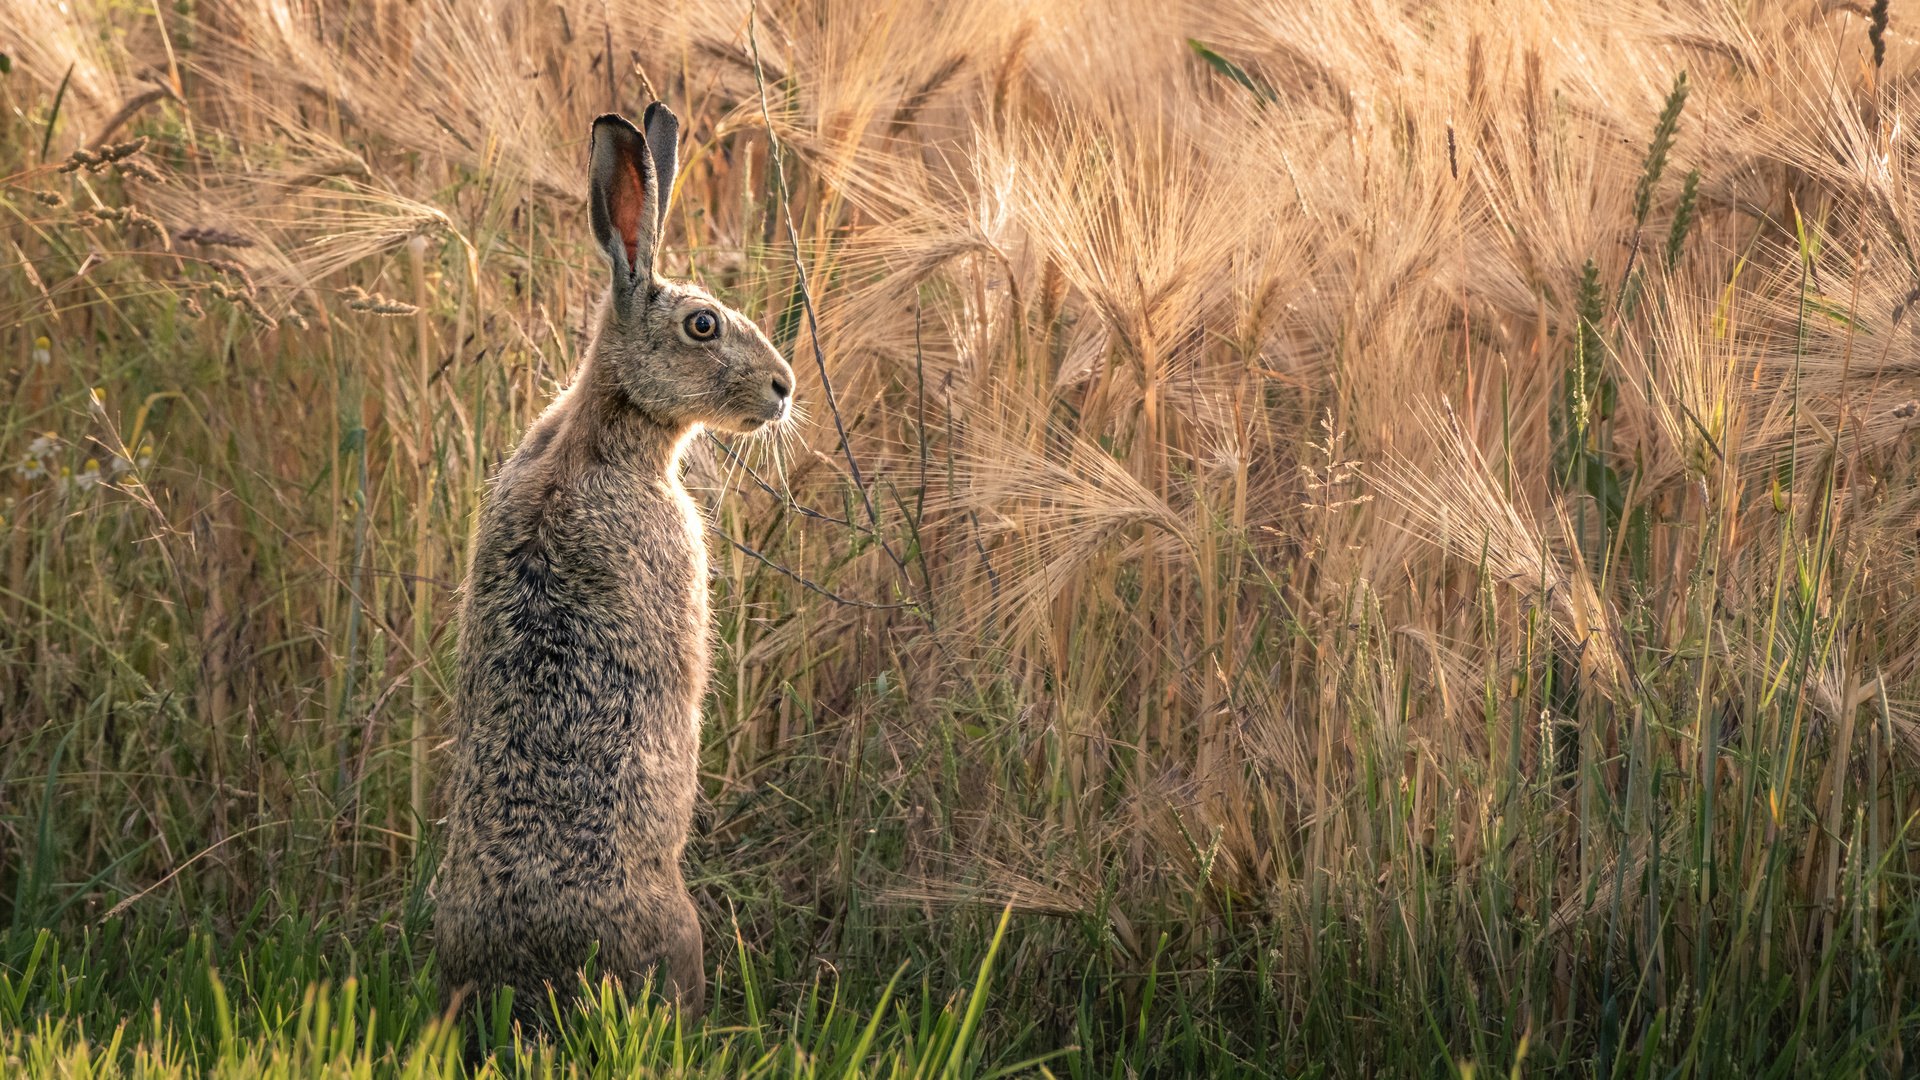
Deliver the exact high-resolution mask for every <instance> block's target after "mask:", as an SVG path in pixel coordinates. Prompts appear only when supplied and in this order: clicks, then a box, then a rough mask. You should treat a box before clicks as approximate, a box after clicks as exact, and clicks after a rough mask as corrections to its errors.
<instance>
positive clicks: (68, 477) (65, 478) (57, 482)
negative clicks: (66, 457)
mask: <svg viewBox="0 0 1920 1080" xmlns="http://www.w3.org/2000/svg"><path fill="white" fill-rule="evenodd" d="M53 490H55V491H57V492H59V493H60V494H62V495H65V494H66V493H67V492H69V491H72V490H73V470H72V469H69V468H67V467H66V466H65V465H62V466H60V475H59V476H56V477H54V478H53Z"/></svg>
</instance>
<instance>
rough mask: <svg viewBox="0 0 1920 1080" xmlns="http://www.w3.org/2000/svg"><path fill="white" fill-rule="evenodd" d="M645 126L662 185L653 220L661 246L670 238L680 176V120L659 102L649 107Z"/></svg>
mask: <svg viewBox="0 0 1920 1080" xmlns="http://www.w3.org/2000/svg"><path fill="white" fill-rule="evenodd" d="M641 124H642V125H643V126H644V127H645V128H646V130H647V149H649V150H651V151H653V174H654V176H656V177H658V178H659V182H660V198H659V201H658V202H657V203H655V207H656V209H655V211H654V216H653V236H654V241H655V243H656V244H657V243H658V242H659V241H660V240H661V239H663V238H665V236H666V235H667V207H669V206H671V205H673V180H674V177H676V176H678V175H679V174H680V118H679V117H677V116H674V115H673V110H672V109H669V108H667V105H666V102H664V101H656V102H654V103H653V104H651V105H649V106H647V115H646V116H645V117H644V118H643V119H642V120H641Z"/></svg>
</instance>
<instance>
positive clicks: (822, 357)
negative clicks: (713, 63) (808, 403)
mask: <svg viewBox="0 0 1920 1080" xmlns="http://www.w3.org/2000/svg"><path fill="white" fill-rule="evenodd" d="M759 18H760V5H759V4H758V3H756V4H754V6H753V7H752V9H751V10H749V12H748V14H747V44H748V47H749V48H751V49H752V51H753V82H754V86H755V87H757V88H758V90H759V92H760V118H761V120H762V121H763V122H764V123H765V124H766V126H767V158H768V160H769V161H770V162H772V164H773V182H774V188H775V192H776V194H777V195H778V197H779V200H780V210H781V216H782V217H783V218H784V219H785V222H786V226H787V243H788V245H789V246H791V247H792V249H793V272H794V276H795V280H796V282H797V283H798V287H799V289H800V304H801V306H802V308H803V309H804V310H805V311H806V313H807V334H808V337H809V338H810V340H811V342H812V345H813V362H814V365H815V366H816V367H818V368H819V370H820V385H821V387H822V389H824V390H825V391H826V395H827V409H828V411H830V412H832V413H833V429H834V431H835V432H836V433H838V434H839V436H840V450H841V452H842V453H843V454H844V455H845V456H846V459H847V471H848V473H849V475H851V476H852V478H853V486H854V487H855V488H856V489H857V490H858V491H859V492H860V502H861V505H862V506H864V507H865V508H866V511H867V521H868V523H869V524H871V525H872V526H873V538H874V539H875V540H876V541H878V542H879V544H880V550H882V551H884V552H886V553H887V558H888V559H891V560H892V561H893V565H894V566H895V567H897V568H899V570H900V576H901V577H902V578H904V579H906V582H907V584H908V585H909V586H911V585H912V584H913V577H912V575H910V574H908V573H907V564H906V562H905V561H903V560H902V559H901V558H900V556H899V555H897V554H895V552H894V550H893V545H891V544H889V543H887V539H886V537H884V536H881V535H880V514H879V511H877V510H875V509H874V505H873V497H872V496H871V495H869V494H868V493H867V484H866V480H865V479H864V478H862V477H861V475H860V463H859V462H858V461H856V460H855V459H854V456H853V442H852V440H851V439H849V438H848V437H847V425H846V423H845V421H844V420H842V419H841V416H840V399H839V396H838V395H836V394H835V393H834V392H833V379H832V378H831V377H830V376H828V374H827V356H826V353H824V352H823V351H821V349H820V323H819V321H818V320H817V319H816V318H815V317H814V311H813V291H812V289H810V288H809V287H808V286H807V267H806V262H805V260H803V259H801V257H800V234H799V232H798V231H797V230H796V229H794V227H793V207H792V206H790V205H789V204H788V201H787V193H788V188H787V171H786V166H785V164H784V163H783V155H782V154H781V153H780V138H779V136H778V135H776V134H774V130H773V113H772V111H771V110H770V109H769V108H768V106H767V77H766V73H765V72H764V71H762V70H761V67H760V41H759V37H758V35H757V34H756V33H755V31H754V26H755V24H756V23H758V22H759Z"/></svg>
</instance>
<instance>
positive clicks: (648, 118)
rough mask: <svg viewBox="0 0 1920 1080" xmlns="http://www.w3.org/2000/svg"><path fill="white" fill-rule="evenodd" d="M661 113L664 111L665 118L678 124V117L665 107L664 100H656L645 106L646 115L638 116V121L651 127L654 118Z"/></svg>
mask: <svg viewBox="0 0 1920 1080" xmlns="http://www.w3.org/2000/svg"><path fill="white" fill-rule="evenodd" d="M661 113H665V114H666V118H667V120H669V121H671V122H672V123H674V124H678V123H679V122H680V118H679V117H677V116H675V115H673V110H672V109H669V108H667V103H666V102H664V101H656V102H654V103H653V104H651V105H649V106H647V112H646V115H645V116H642V117H641V118H640V122H641V123H642V124H643V125H645V126H647V127H652V126H653V121H654V118H655V117H656V116H658V115H660V114H661Z"/></svg>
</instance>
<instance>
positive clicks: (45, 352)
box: [32, 335, 53, 364]
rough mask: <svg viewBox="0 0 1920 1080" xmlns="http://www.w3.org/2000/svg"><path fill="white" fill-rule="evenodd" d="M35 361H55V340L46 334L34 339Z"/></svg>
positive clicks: (44, 362)
mask: <svg viewBox="0 0 1920 1080" xmlns="http://www.w3.org/2000/svg"><path fill="white" fill-rule="evenodd" d="M32 355H33V362H34V363H36V364H51V363H53V342H52V341H49V340H48V339H47V338H46V337H45V336H44V335H43V336H41V337H37V338H34V339H33V353H32Z"/></svg>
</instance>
